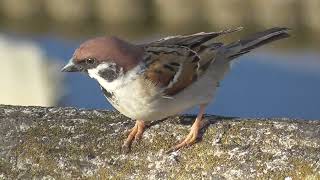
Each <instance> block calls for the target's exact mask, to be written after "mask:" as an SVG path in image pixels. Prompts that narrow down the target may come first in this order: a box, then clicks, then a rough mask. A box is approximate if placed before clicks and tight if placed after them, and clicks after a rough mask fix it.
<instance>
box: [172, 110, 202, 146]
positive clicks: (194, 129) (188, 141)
mask: <svg viewBox="0 0 320 180" xmlns="http://www.w3.org/2000/svg"><path fill="white" fill-rule="evenodd" d="M206 106H207V105H200V110H199V113H198V115H197V118H196V120H195V121H194V123H193V125H192V126H191V130H190V132H189V134H188V135H187V137H186V138H185V139H184V140H183V141H182V142H180V143H179V144H177V145H175V146H174V147H172V148H171V149H170V150H169V151H168V152H173V151H176V150H178V149H180V148H182V147H185V146H189V145H192V144H194V143H195V142H196V140H197V137H198V135H199V132H200V130H201V128H202V127H203V124H204V123H203V120H202V117H203V114H204V112H205V108H206Z"/></svg>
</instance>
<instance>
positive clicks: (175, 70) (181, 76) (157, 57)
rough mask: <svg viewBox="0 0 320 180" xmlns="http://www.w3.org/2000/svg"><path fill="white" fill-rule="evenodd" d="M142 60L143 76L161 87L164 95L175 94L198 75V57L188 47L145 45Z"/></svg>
mask: <svg viewBox="0 0 320 180" xmlns="http://www.w3.org/2000/svg"><path fill="white" fill-rule="evenodd" d="M144 62H145V65H146V70H145V72H144V75H145V77H146V78H147V79H149V80H150V81H152V82H153V83H155V84H156V85H157V86H158V87H160V88H163V92H164V94H165V95H169V96H173V95H175V94H176V93H177V92H179V91H181V90H182V89H184V88H185V87H187V86H188V85H190V84H191V83H192V82H194V81H195V80H196V79H197V78H198V76H199V74H198V73H199V71H198V69H199V67H200V63H199V62H200V57H199V56H198V54H197V53H196V52H194V51H193V50H191V49H190V48H188V47H183V46H149V47H146V48H145V59H144Z"/></svg>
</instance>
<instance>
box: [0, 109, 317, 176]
mask: <svg viewBox="0 0 320 180" xmlns="http://www.w3.org/2000/svg"><path fill="white" fill-rule="evenodd" d="M193 119H194V117H193V116H183V117H172V118H169V119H167V120H164V121H157V122H153V123H152V124H151V126H150V127H149V128H148V129H147V130H146V132H145V134H144V136H143V139H142V140H141V141H140V142H139V143H134V144H133V147H132V151H131V152H130V153H128V154H124V153H122V152H121V148H120V147H121V145H122V142H123V140H124V138H125V133H124V132H127V131H128V130H129V129H130V128H131V127H132V126H133V124H134V122H133V121H131V120H129V119H127V118H125V117H124V116H122V115H119V114H118V113H116V112H110V111H100V110H99V111H98V110H82V109H75V108H43V107H17V106H4V105H0V179H31V178H34V179H72V178H78V179H182V178H183V179H201V178H204V179H288V180H289V179H320V121H303V120H289V119H238V118H225V117H217V116H207V117H206V119H207V121H208V122H209V123H208V126H207V127H206V128H205V129H204V130H203V137H202V139H201V140H200V141H199V142H198V143H197V144H195V145H193V146H191V147H188V148H184V149H182V150H180V151H177V152H173V153H170V154H166V153H165V152H166V150H168V149H169V148H170V147H171V146H172V145H174V144H175V143H176V142H178V141H179V140H181V139H182V138H183V137H184V136H185V135H186V134H187V133H188V131H189V128H190V124H191V123H192V121H193Z"/></svg>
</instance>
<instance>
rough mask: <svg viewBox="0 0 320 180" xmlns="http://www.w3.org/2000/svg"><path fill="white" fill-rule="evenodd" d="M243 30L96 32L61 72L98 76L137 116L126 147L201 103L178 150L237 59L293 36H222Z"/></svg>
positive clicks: (270, 32)
mask: <svg viewBox="0 0 320 180" xmlns="http://www.w3.org/2000/svg"><path fill="white" fill-rule="evenodd" d="M242 29H243V28H242V27H237V28H231V29H226V30H222V31H218V32H200V33H196V34H190V35H175V36H169V37H165V38H161V39H159V40H155V41H151V42H147V43H141V44H133V43H130V42H127V41H125V40H122V39H120V38H118V37H115V36H101V37H96V38H92V39H89V40H86V41H84V42H83V43H82V44H81V45H80V46H79V48H77V49H76V50H75V52H74V54H73V56H72V58H71V59H70V60H69V62H68V63H67V64H66V65H65V66H64V67H63V68H62V72H83V73H85V74H87V75H88V76H90V77H91V78H93V79H95V80H96V81H97V82H98V83H99V85H100V87H101V90H102V92H103V94H104V96H105V97H106V99H107V100H108V101H109V102H110V104H111V105H112V106H113V107H114V108H115V109H117V110H118V111H119V112H120V113H122V114H123V115H125V116H127V117H128V118H131V119H132V120H135V125H134V127H133V128H132V129H131V130H130V132H129V135H128V137H127V138H126V139H125V141H124V143H123V148H127V149H130V147H131V145H132V143H133V142H134V141H137V140H140V139H141V137H142V135H143V132H144V130H145V128H146V123H147V122H151V121H154V120H160V119H164V118H167V117H169V116H173V115H177V114H180V113H182V112H185V111H186V110H188V109H190V108H192V107H197V106H199V112H198V114H197V116H196V118H195V121H194V122H193V124H192V126H191V129H190V132H189V134H188V135H187V136H186V137H185V138H184V139H183V140H182V141H180V142H178V143H177V144H176V145H174V146H172V148H170V149H169V151H170V152H172V151H177V150H179V149H180V148H183V147H186V146H190V145H192V144H194V143H195V142H196V141H197V139H198V136H199V132H200V130H201V129H202V128H203V126H204V120H203V119H204V114H205V111H206V107H207V105H208V104H209V103H210V102H211V101H212V100H213V99H214V96H215V93H216V90H217V88H218V86H219V82H220V81H221V80H222V79H223V78H224V76H225V75H226V74H227V73H228V72H229V71H230V67H231V63H232V62H233V60H235V59H236V58H238V57H240V56H241V55H244V54H247V53H249V52H250V51H252V50H253V49H255V48H257V47H260V46H262V45H265V44H268V43H270V42H273V41H276V40H280V39H283V38H287V37H289V36H290V34H289V30H290V29H289V28H286V27H274V28H270V29H267V30H264V31H260V32H257V33H255V34H252V35H249V36H247V37H245V38H242V39H240V40H237V41H234V42H231V43H228V44H227V43H223V42H221V41H219V40H217V39H218V38H217V37H224V36H227V35H230V34H232V33H235V32H238V31H240V30H242Z"/></svg>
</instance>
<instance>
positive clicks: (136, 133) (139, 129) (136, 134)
mask: <svg viewBox="0 0 320 180" xmlns="http://www.w3.org/2000/svg"><path fill="white" fill-rule="evenodd" d="M144 128H145V124H144V121H141V120H137V121H136V124H135V125H134V127H133V128H132V129H131V130H130V133H129V135H128V137H127V139H126V140H125V141H124V143H123V145H122V149H123V151H124V152H125V153H128V152H129V151H130V149H131V145H132V142H133V140H136V141H138V140H140V139H141V137H142V134H143V132H144Z"/></svg>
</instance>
